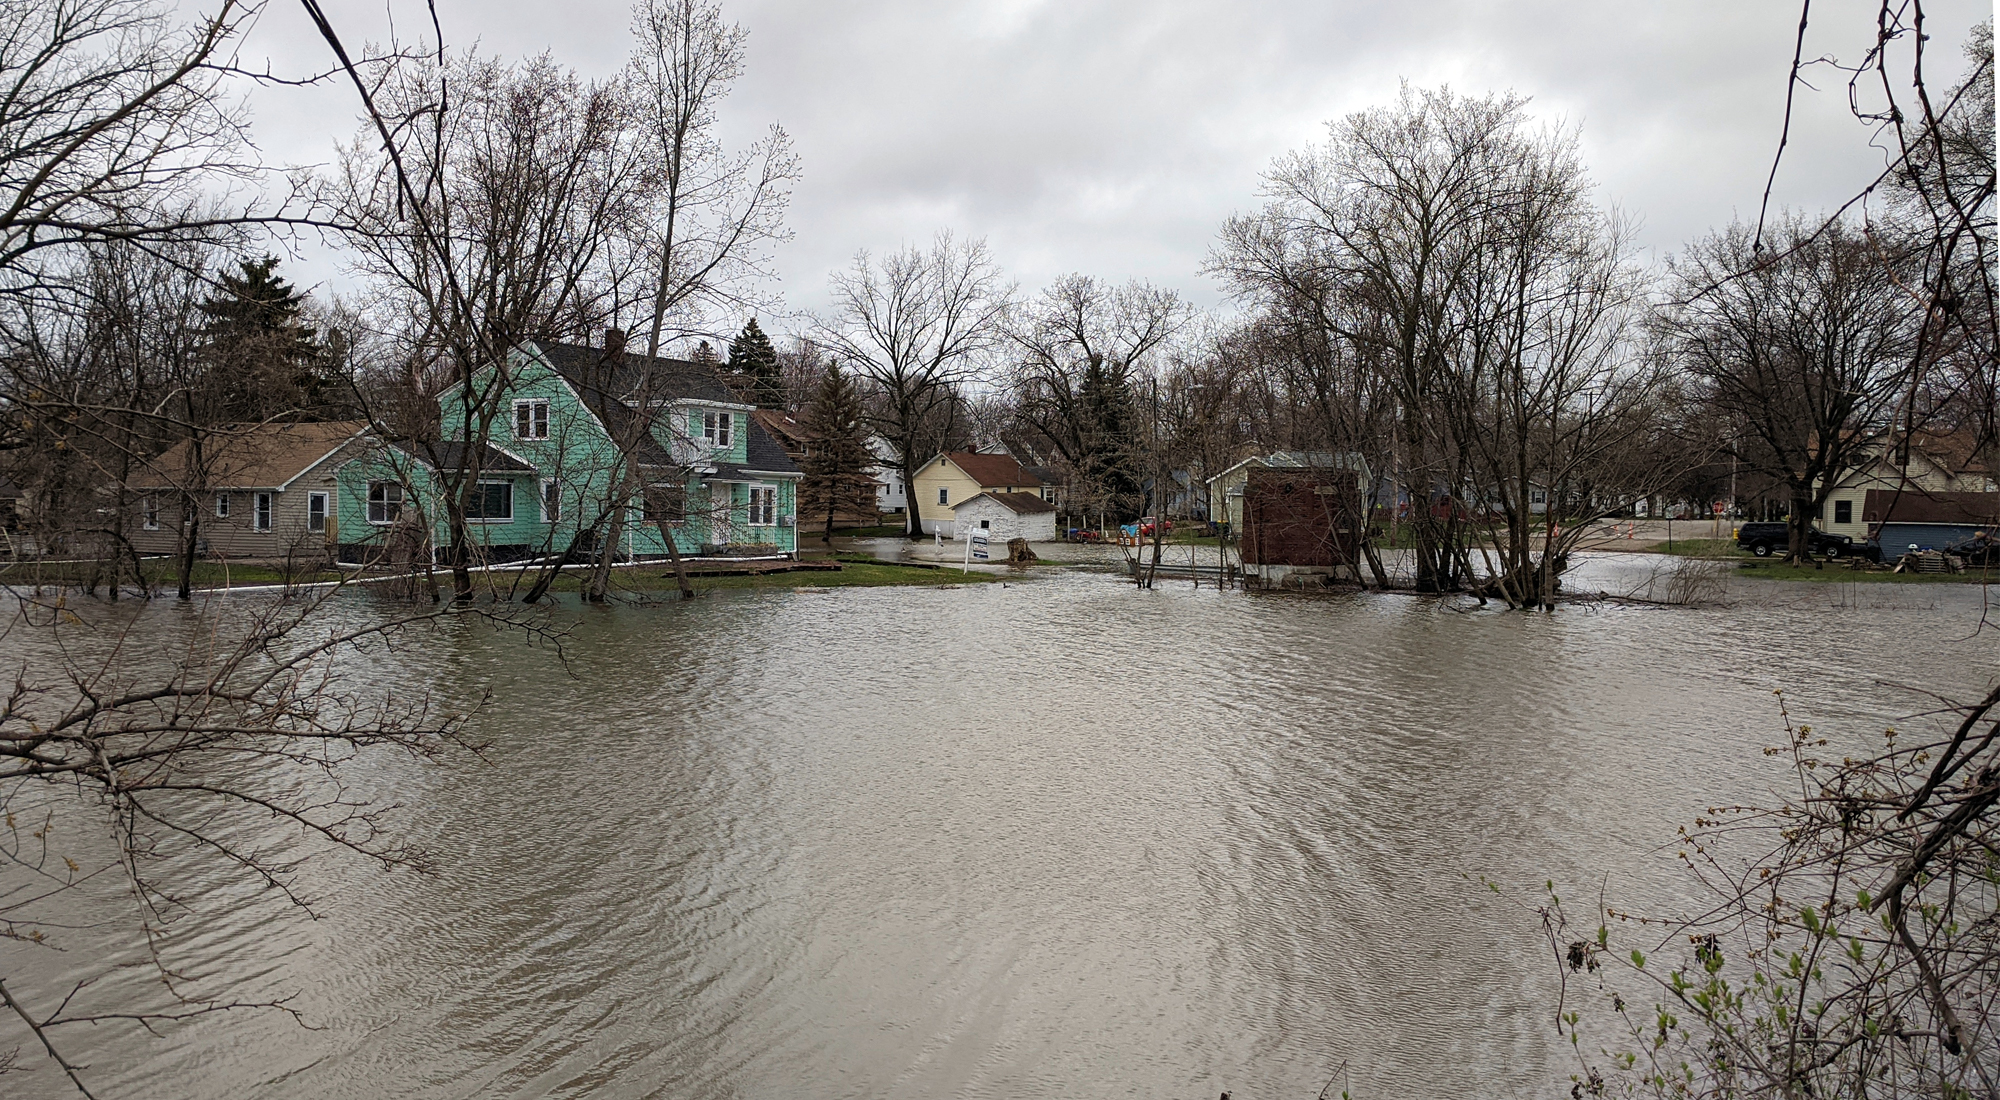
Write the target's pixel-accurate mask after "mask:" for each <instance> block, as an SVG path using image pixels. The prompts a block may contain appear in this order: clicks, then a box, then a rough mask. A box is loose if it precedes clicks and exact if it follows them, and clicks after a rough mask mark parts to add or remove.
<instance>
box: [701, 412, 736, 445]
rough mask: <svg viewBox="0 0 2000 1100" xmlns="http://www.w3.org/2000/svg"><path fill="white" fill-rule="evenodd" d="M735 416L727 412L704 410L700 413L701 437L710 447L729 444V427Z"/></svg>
mask: <svg viewBox="0 0 2000 1100" xmlns="http://www.w3.org/2000/svg"><path fill="white" fill-rule="evenodd" d="M735 420H736V416H735V414H733V413H727V412H705V413H702V414H701V438H702V440H703V441H704V442H706V443H707V444H708V445H709V446H711V447H727V446H729V429H730V426H731V425H732V424H734V423H735Z"/></svg>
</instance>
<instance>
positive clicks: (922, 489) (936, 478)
mask: <svg viewBox="0 0 2000 1100" xmlns="http://www.w3.org/2000/svg"><path fill="white" fill-rule="evenodd" d="M981 493H1033V494H1035V495H1036V496H1041V495H1042V482H1041V479H1039V478H1037V477H1036V476H1035V475H1033V474H1031V473H1029V472H1028V471H1026V470H1023V469H1022V468H1021V464H1020V463H1019V462H1016V461H1014V456H1013V455H989V454H979V453H978V452H975V451H953V452H950V453H948V454H941V455H939V456H937V457H936V458H933V459H931V460H930V461H929V462H926V463H924V464H923V465H922V466H921V467H919V468H918V469H917V472H916V474H915V476H914V477H912V478H911V479H910V504H911V506H912V507H914V508H915V509H916V510H917V521H918V522H919V523H920V524H922V525H923V530H924V533H925V534H932V533H937V534H942V535H944V536H945V537H946V538H956V537H958V536H957V533H956V531H957V525H956V524H955V523H954V522H953V519H954V517H953V512H952V509H953V508H955V507H957V506H958V505H959V504H962V503H964V502H965V501H968V500H971V499H972V498H973V497H976V496H978V495H979V494H981Z"/></svg>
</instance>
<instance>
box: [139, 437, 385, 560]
mask: <svg viewBox="0 0 2000 1100" xmlns="http://www.w3.org/2000/svg"><path fill="white" fill-rule="evenodd" d="M367 431H368V425H367V423H366V422H365V421H360V420H343V421H338V422H335V423H330V424H239V425H233V426H231V427H227V428H222V429H219V430H217V431H215V432H213V433H210V434H209V435H207V436H206V437H204V438H203V440H202V460H201V461H200V462H198V463H197V462H196V461H195V454H194V445H193V441H191V440H183V441H181V442H180V443H177V444H175V445H174V446H173V447H171V448H169V449H168V450H167V452H166V453H165V454H163V455H161V456H160V457H158V458H156V459H154V460H152V461H151V462H149V463H147V464H146V468H145V469H144V470H143V471H142V472H140V473H138V474H136V475H134V476H133V477H131V478H130V479H128V480H127V482H126V488H127V489H128V490H129V491H130V492H129V495H130V497H131V498H132V499H133V500H134V501H135V502H136V507H137V508H138V516H137V517H136V518H137V521H136V522H134V523H133V524H131V525H130V528H129V529H130V531H131V533H132V534H131V540H132V546H133V548H134V549H136V550H138V551H139V552H140V553H142V554H172V553H174V552H176V551H177V550H178V549H179V548H180V544H181V530H182V528H183V527H184V526H186V525H189V524H192V525H193V526H194V528H195V539H196V547H197V549H198V551H199V552H200V553H202V554H203V555H205V556H208V557H227V558H243V559H256V560H260V561H284V560H299V559H302V558H312V557H330V556H331V554H332V548H333V546H334V545H335V544H336V543H338V542H339V531H338V526H339V520H338V509H337V508H336V507H335V500H334V490H335V485H334V477H335V475H336V474H337V473H338V472H339V470H340V467H341V466H342V465H343V464H344V463H346V462H347V461H349V460H350V459H352V458H355V457H356V456H358V455H359V454H360V453H361V451H362V449H363V442H362V441H363V439H364V437H365V436H366V435H367ZM190 501H191V502H192V505H193V511H194V515H193V516H188V515H184V514H183V506H184V504H186V503H188V502H190Z"/></svg>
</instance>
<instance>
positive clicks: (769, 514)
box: [750, 485, 778, 527]
mask: <svg viewBox="0 0 2000 1100" xmlns="http://www.w3.org/2000/svg"><path fill="white" fill-rule="evenodd" d="M777 525H778V490H777V488H776V487H775V486H770V485H752V486H751V487H750V526H752V527H776V526H777Z"/></svg>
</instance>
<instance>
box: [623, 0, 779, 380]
mask: <svg viewBox="0 0 2000 1100" xmlns="http://www.w3.org/2000/svg"><path fill="white" fill-rule="evenodd" d="M632 32H633V36H634V38H635V39H636V40H637V43H638V46H637V49H636V51H635V52H634V55H633V58H632V63H631V65H630V67H629V69H628V73H627V81H628V87H629V88H630V91H631V96H632V102H633V114H634V118H635V122H636V125H637V130H638V140H639V146H640V148H641V150H643V154H644V157H645V165H646V172H647V177H648V178H647V183H648V187H647V191H646V205H645V207H644V211H643V217H642V218H641V219H640V220H639V221H638V223H637V224H638V228H639V231H638V233H637V234H636V237H635V239H634V241H633V242H632V243H633V245H634V246H635V247H636V249H637V251H638V254H639V255H640V256H641V257H642V261H643V262H642V264H641V270H642V271H643V272H645V279H646V281H647V282H646V287H645V295H646V301H645V305H646V307H647V310H648V312H647V315H646V326H645V329H644V331H645V333H646V354H648V355H655V356H656V355H659V354H661V349H662V348H663V347H665V346H667V345H669V344H672V343H675V342H677V341H678V340H679V339H680V338H681V337H684V336H690V335H695V334H698V333H701V332H704V331H707V330H706V329H705V328H704V327H703V326H704V324H705V322H706V321H707V320H708V319H709V317H710V316H711V315H716V316H728V315H734V314H737V313H740V312H742V311H743V308H744V307H745V306H748V305H751V304H752V303H751V302H750V301H749V298H748V295H749V294H750V293H751V280H753V279H755V278H756V277H758V276H761V275H763V274H765V273H766V270H765V263H766V261H767V260H768V255H767V254H766V252H765V251H764V250H765V249H766V248H768V247H769V246H770V245H772V244H775V243H777V242H779V241H782V240H785V239H787V237H788V233H787V232H786V230H785V227H784V219H785V208H786V207H787V206H788V205H789V203H790V201H791V185H792V184H793V183H794V182H795V181H796V180H797V179H798V173H799V162H798V157H797V156H796V155H795V154H794V153H793V152H792V147H791V139H790V138H788V137H786V135H785V131H784V130H783V128H781V127H779V126H777V125H776V124H773V125H772V126H771V129H770V132H769V133H768V134H767V135H766V136H765V138H764V140H763V141H761V142H759V143H757V144H755V145H753V146H751V147H750V148H749V149H747V150H745V151H743V152H742V153H739V154H734V155H732V154H730V153H729V152H727V151H726V150H725V149H724V148H723V146H722V143H721V140H720V139H719V138H718V137H717V136H716V133H715V125H716V109H717V107H718V106H719V105H720V104H721V102H722V100H723V98H724V97H726V96H727V95H728V94H729V88H730V85H731V84H732V83H733V82H734V81H735V80H736V78H737V77H738V76H739V75H741V74H742V71H743V54H744V49H745V46H746V43H747V41H748V38H749V33H748V32H747V31H745V30H744V29H743V28H742V27H741V26H738V25H736V24H733V23H724V22H723V19H722V9H721V7H720V6H719V5H717V4H714V3H709V2H705V0H640V2H639V3H638V4H637V6H636V7H635V8H634V9H633V15H632ZM753 312H754V310H753Z"/></svg>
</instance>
